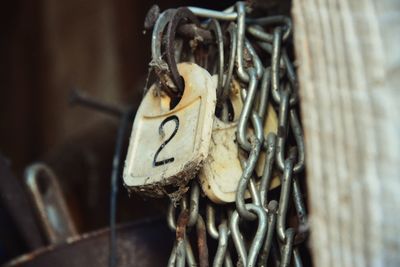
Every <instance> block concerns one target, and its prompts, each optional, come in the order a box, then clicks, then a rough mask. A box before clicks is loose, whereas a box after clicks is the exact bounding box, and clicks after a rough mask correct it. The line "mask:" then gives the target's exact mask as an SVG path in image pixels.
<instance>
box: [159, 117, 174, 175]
mask: <svg viewBox="0 0 400 267" xmlns="http://www.w3.org/2000/svg"><path fill="white" fill-rule="evenodd" d="M169 121H173V122H174V123H175V129H174V131H173V132H172V134H171V136H170V137H168V138H167V140H165V141H164V142H163V143H162V144H161V146H160V147H159V148H158V149H157V151H156V154H155V155H154V159H153V167H157V166H161V165H164V164H167V163H171V162H174V160H175V158H174V157H172V158H168V159H163V160H157V157H158V154H160V152H161V150H163V148H164V147H165V146H166V145H167V144H168V143H169V141H171V139H172V138H174V136H175V135H176V132H177V131H178V128H179V118H178V117H177V116H175V115H172V116H169V117H167V118H165V119H164V120H163V121H162V122H161V124H160V127H159V128H158V132H159V134H160V135H164V125H165V124H166V123H167V122H169Z"/></svg>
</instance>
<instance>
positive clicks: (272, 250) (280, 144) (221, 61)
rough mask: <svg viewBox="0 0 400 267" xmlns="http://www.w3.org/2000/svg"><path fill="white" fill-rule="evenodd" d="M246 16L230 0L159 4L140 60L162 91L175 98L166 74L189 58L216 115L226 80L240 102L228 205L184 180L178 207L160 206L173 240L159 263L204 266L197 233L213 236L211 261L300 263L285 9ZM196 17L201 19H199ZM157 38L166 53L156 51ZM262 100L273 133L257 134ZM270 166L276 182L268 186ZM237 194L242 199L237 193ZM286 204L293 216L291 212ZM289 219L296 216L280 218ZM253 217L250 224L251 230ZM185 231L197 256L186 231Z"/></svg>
mask: <svg viewBox="0 0 400 267" xmlns="http://www.w3.org/2000/svg"><path fill="white" fill-rule="evenodd" d="M248 14H250V12H249V7H248V6H246V5H245V3H244V2H238V3H236V5H235V6H233V7H230V8H228V9H227V10H225V11H223V12H219V11H214V10H208V9H202V8H194V7H190V8H179V9H176V10H174V9H169V10H166V11H164V12H163V13H161V14H160V15H159V16H158V19H157V20H156V21H155V25H154V29H153V35H152V55H153V60H152V63H151V65H150V66H151V67H152V68H153V69H154V70H155V73H156V74H157V75H158V77H159V80H160V82H161V83H162V84H163V89H164V90H165V92H166V93H167V94H168V95H170V96H171V97H176V96H177V95H178V96H179V94H180V93H181V92H182V90H183V89H182V84H181V83H182V81H181V80H180V79H179V74H177V73H176V60H177V59H179V60H180V61H184V60H185V61H195V62H196V63H198V64H200V65H202V66H203V67H205V68H207V69H208V70H209V71H210V72H211V73H212V74H216V75H218V84H217V96H218V101H217V113H218V112H219V114H220V116H219V117H220V118H221V119H222V120H225V121H229V120H231V118H232V114H230V112H229V108H228V98H229V95H230V90H231V86H232V82H233V80H235V81H238V82H239V83H240V85H241V88H242V89H241V92H240V93H241V96H242V99H243V108H242V111H241V113H240V117H239V121H238V126H237V143H238V146H239V148H240V150H241V151H240V155H239V158H240V160H241V163H242V167H243V173H242V175H241V178H240V180H239V184H238V188H237V193H236V201H235V202H236V205H235V207H233V206H232V205H224V206H222V207H217V205H216V204H214V203H211V202H210V201H209V200H207V199H203V198H200V187H199V185H198V183H197V181H192V182H191V184H190V192H189V193H188V194H187V195H185V196H183V198H182V199H181V201H180V204H179V205H176V203H175V201H171V204H170V206H169V210H168V216H167V218H168V225H169V227H170V228H171V230H173V231H175V232H176V242H175V244H174V247H173V249H172V252H171V257H170V260H169V262H168V266H186V265H189V266H197V261H196V256H195V254H196V255H197V257H198V259H199V265H200V266H208V264H209V256H208V249H207V233H208V235H209V237H211V238H212V239H215V240H216V241H217V243H218V245H217V249H216V252H215V254H214V255H213V258H214V260H213V266H222V265H224V266H228V267H229V266H233V259H237V265H238V266H256V265H257V266H266V265H267V262H268V263H269V262H271V263H273V264H275V265H276V266H289V265H294V266H302V261H301V257H300V253H299V249H298V248H299V245H300V244H301V243H302V242H303V241H304V240H305V237H306V233H307V215H306V208H305V204H304V201H303V195H302V192H301V186H300V182H299V177H302V176H304V175H303V169H304V160H305V156H304V142H303V133H302V128H301V124H300V121H299V118H298V115H297V113H298V92H297V91H298V83H297V78H296V72H295V67H294V65H293V63H292V61H291V60H290V57H289V55H288V48H289V45H290V41H291V34H292V22H291V19H290V18H289V17H286V16H270V17H261V18H251V17H248ZM198 18H205V20H204V21H202V22H201V23H200V22H199V21H198ZM182 22H186V24H184V23H182ZM178 25H180V27H179V26H178ZM175 31H177V32H178V33H179V36H180V37H179V36H178V35H176V34H175ZM179 38H182V39H183V40H188V39H190V41H188V42H182V41H181V39H179ZM163 42H165V43H166V45H165V47H166V50H167V51H165V54H166V56H164V54H163V53H162V52H161V50H162V47H163ZM177 44H180V45H179V46H178V45H177ZM187 44H189V46H188V45H187ZM185 46H187V47H186V48H185ZM226 52H228V53H226ZM225 55H227V59H225V58H224V57H225ZM260 57H262V58H265V60H264V61H261V59H260ZM164 58H165V60H164ZM268 105H272V106H273V107H274V108H275V110H276V111H277V113H278V129H277V132H265V131H264V121H265V117H266V115H267V111H268V109H267V108H268ZM249 129H251V131H249ZM261 152H265V154H266V156H265V164H264V170H263V173H262V175H261V177H257V176H256V175H255V168H256V165H257V162H258V161H259V158H260V153H261ZM276 173H279V177H280V182H281V186H280V189H278V190H275V192H273V193H269V187H270V183H271V181H272V175H273V174H274V175H275V174H276ZM247 192H249V193H250V196H251V198H250V200H246V197H245V196H246V195H247V194H248V193H247ZM201 201H202V202H204V203H205V209H204V210H205V215H204V216H202V215H201V213H202V211H203V210H202V209H200V208H199V207H200V202H201ZM291 206H293V207H294V209H291V208H290V207H291ZM178 209H179V214H178V216H177V217H176V212H177V210H178ZM291 210H294V211H295V212H294V214H295V216H291V213H289V212H290V211H291ZM289 216H291V218H293V217H294V218H297V219H295V220H292V219H291V220H289ZM203 217H205V218H206V221H204V219H203ZM289 221H290V223H289ZM254 222H257V229H256V231H255V233H253V234H252V231H251V229H253V228H254ZM194 228H195V229H196V233H197V246H198V252H197V253H194V252H193V250H192V243H191V241H190V238H189V236H188V235H189V234H191V233H192V231H191V229H194ZM241 228H242V229H244V230H243V231H242V230H241ZM249 228H250V230H249ZM251 236H253V238H250V237H251ZM230 243H233V245H229V244H230ZM233 252H235V253H234V254H233Z"/></svg>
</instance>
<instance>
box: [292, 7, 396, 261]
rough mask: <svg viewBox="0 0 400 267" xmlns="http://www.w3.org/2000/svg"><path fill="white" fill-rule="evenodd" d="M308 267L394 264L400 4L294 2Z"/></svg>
mask: <svg viewBox="0 0 400 267" xmlns="http://www.w3.org/2000/svg"><path fill="white" fill-rule="evenodd" d="M292 12H293V17H294V25H295V32H294V36H295V49H296V56H297V63H298V75H299V79H300V92H301V100H302V102H301V109H302V120H303V124H304V131H305V141H306V148H307V157H306V159H307V186H308V191H309V199H310V201H309V202H310V204H309V208H310V214H311V215H310V224H311V231H312V233H311V248H312V253H313V259H314V264H315V266H324V267H328V266H344V267H345V266H349V267H358V266H360V267H361V266H363V267H364V266H400V238H399V234H400V107H399V105H400V104H399V103H400V48H399V44H400V2H399V1H395V0H380V1H372V0H337V1H323V0H320V1H312V0H294V3H293V10H292Z"/></svg>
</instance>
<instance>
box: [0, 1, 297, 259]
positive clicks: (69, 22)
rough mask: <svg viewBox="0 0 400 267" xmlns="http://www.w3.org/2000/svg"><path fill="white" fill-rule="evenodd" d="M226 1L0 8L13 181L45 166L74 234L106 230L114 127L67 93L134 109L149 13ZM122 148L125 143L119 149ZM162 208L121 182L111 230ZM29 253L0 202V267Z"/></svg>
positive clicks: (5, 146)
mask: <svg viewBox="0 0 400 267" xmlns="http://www.w3.org/2000/svg"><path fill="white" fill-rule="evenodd" d="M234 2H235V1H211V0H206V1H183V0H180V1H177V0H175V1H173V0H167V1H158V2H155V1H134V0H118V1H111V0H96V1H94V0H86V1H78V0H68V1H65V0H64V1H50V0H40V1H28V0H15V1H7V2H5V3H3V5H2V8H1V9H0V10H1V11H0V12H1V15H0V20H1V22H0V28H1V30H0V62H1V63H0V86H1V87H0V88H1V89H0V90H1V91H0V92H1V94H0V129H1V131H0V154H1V155H2V156H3V157H4V158H5V159H6V162H7V165H8V166H9V167H10V170H11V172H12V174H13V175H14V177H15V179H16V180H18V182H19V183H20V184H22V183H23V177H24V170H25V168H26V167H27V166H28V165H29V164H31V163H33V162H44V163H46V164H48V165H49V166H50V167H51V168H52V169H53V170H54V172H55V174H56V176H57V178H58V181H59V183H60V185H61V188H62V192H63V194H64V196H65V199H66V201H67V205H68V208H69V210H70V212H71V214H72V217H73V219H74V222H75V223H76V225H77V228H78V229H77V230H78V232H79V233H83V232H88V231H92V230H94V229H99V228H102V227H106V226H107V225H108V221H109V218H108V216H109V193H110V190H109V188H110V175H111V167H112V157H113V153H114V146H115V140H116V134H117V128H118V124H119V119H118V118H117V117H113V116H110V115H108V114H105V113H102V112H99V111H95V110H92V109H88V108H85V107H81V106H77V105H75V106H71V104H70V103H69V98H70V95H71V90H72V89H79V90H80V92H82V93H83V94H85V95H87V96H90V97H93V98H95V99H98V100H101V101H103V102H105V103H109V104H110V105H113V106H118V107H120V108H126V107H137V105H138V104H139V103H140V100H141V98H142V95H143V90H144V86H145V82H146V77H147V71H148V63H149V61H150V56H151V55H150V34H149V33H147V34H145V32H144V28H143V22H144V18H145V15H146V13H147V11H148V9H149V8H150V7H151V6H152V5H153V4H158V5H159V6H160V9H161V10H165V9H167V8H170V7H178V6H188V5H192V6H201V7H207V8H212V9H218V10H222V9H224V8H226V7H228V6H230V5H232V4H233V3H234ZM270 2H276V1H270ZM285 3H289V1H285ZM289 6H290V5H289V4H287V5H286V6H283V5H281V7H282V8H284V9H285V11H284V12H280V13H287V14H288V13H289ZM130 127H131V126H130ZM129 132H130V131H129ZM127 140H128V136H125V145H124V148H125V149H126V147H127ZM124 159H125V152H123V160H124ZM1 186H2V185H1V184H0V187H1ZM10 194H12V193H10ZM11 197H12V196H11ZM14 197H17V196H14ZM165 207H166V206H165V203H164V202H163V201H162V200H161V201H160V200H151V199H143V198H142V197H138V196H131V197H129V196H128V193H127V191H126V190H125V189H124V188H123V186H122V182H121V180H120V194H119V199H118V213H117V215H118V217H117V221H118V222H127V221H132V220H137V219H140V218H144V217H149V216H150V217H151V216H163V213H164V212H165ZM28 250H29V247H28V246H27V245H26V244H25V243H24V239H23V237H21V236H20V233H19V231H18V229H16V227H15V224H14V222H13V220H12V218H11V217H10V214H9V210H7V207H5V206H4V203H2V202H1V201H0V264H1V263H3V262H5V261H7V260H9V259H11V258H13V257H15V256H17V255H20V254H22V253H25V252H27V251H28Z"/></svg>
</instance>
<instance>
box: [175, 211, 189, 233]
mask: <svg viewBox="0 0 400 267" xmlns="http://www.w3.org/2000/svg"><path fill="white" fill-rule="evenodd" d="M188 221H189V211H188V210H187V209H185V210H183V211H182V212H181V213H180V214H179V217H178V223H177V224H176V240H177V241H181V240H184V238H185V233H186V226H187V224H188Z"/></svg>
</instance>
